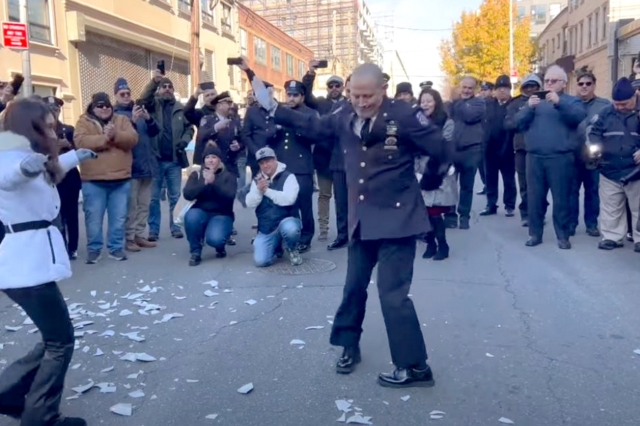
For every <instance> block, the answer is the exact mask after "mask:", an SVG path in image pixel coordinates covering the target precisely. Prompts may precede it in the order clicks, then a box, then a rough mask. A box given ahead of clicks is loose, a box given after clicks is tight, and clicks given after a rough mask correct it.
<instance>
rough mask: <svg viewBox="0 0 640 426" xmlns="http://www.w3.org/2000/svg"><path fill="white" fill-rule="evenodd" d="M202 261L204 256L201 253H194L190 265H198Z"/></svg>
mask: <svg viewBox="0 0 640 426" xmlns="http://www.w3.org/2000/svg"><path fill="white" fill-rule="evenodd" d="M200 263H202V257H200V255H199V254H192V255H191V259H189V266H198V265H199V264H200Z"/></svg>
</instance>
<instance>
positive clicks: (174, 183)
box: [140, 61, 194, 242]
mask: <svg viewBox="0 0 640 426" xmlns="http://www.w3.org/2000/svg"><path fill="white" fill-rule="evenodd" d="M158 65H159V66H158V69H156V70H155V71H154V72H153V78H152V79H151V81H150V82H149V84H147V86H146V87H145V88H144V90H143V91H142V95H141V96H140V99H141V100H142V101H143V102H144V106H145V108H146V110H147V111H148V112H149V113H150V114H151V116H152V117H153V119H154V120H155V121H156V123H157V124H158V127H159V128H160V133H159V134H158V135H157V136H156V137H154V138H153V139H152V147H153V151H154V153H155V155H156V158H157V160H158V174H157V175H156V177H154V180H153V187H152V190H151V206H150V209H149V237H148V240H149V241H151V242H156V241H157V240H158V237H159V235H160V224H161V213H160V192H161V190H162V187H163V184H164V183H165V182H166V187H167V192H168V194H167V195H168V198H169V228H170V230H171V236H172V237H173V238H183V237H184V235H183V233H182V231H181V230H180V227H179V226H178V225H176V224H175V223H174V221H173V210H174V208H175V206H176V204H177V203H178V200H179V199H180V191H181V189H182V169H183V168H186V167H188V166H189V161H188V159H187V155H186V152H185V149H186V148H187V145H189V143H190V142H191V140H192V139H193V133H194V129H193V126H192V125H191V123H189V121H187V119H186V118H185V116H184V107H183V106H182V104H181V103H180V102H179V101H178V100H176V98H175V94H174V87H173V82H172V81H171V80H170V79H169V78H167V77H166V76H165V75H164V70H163V69H161V68H164V63H163V61H160V62H159V64H158Z"/></svg>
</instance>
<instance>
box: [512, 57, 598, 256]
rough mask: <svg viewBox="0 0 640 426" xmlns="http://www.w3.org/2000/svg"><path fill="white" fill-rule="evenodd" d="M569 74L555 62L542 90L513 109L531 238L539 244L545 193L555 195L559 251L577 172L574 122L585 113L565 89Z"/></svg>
mask: <svg viewBox="0 0 640 426" xmlns="http://www.w3.org/2000/svg"><path fill="white" fill-rule="evenodd" d="M566 86H567V73H566V71H565V70H564V69H562V68H561V67H559V66H557V65H553V66H551V67H549V69H548V70H547V72H546V74H545V76H544V91H543V92H536V93H534V94H533V95H532V96H531V97H530V98H529V100H528V101H527V106H525V107H524V108H522V109H521V110H520V111H518V113H517V114H516V123H517V125H518V129H519V130H521V131H522V132H524V139H525V146H526V149H527V187H528V188H529V193H528V210H529V237H530V238H529V240H528V241H527V243H526V245H527V247H535V246H537V245H540V244H542V234H543V231H544V216H545V212H546V208H547V204H546V202H547V201H546V200H547V193H548V192H549V191H551V196H552V198H553V227H554V228H555V231H556V237H557V239H558V247H559V248H560V249H562V250H568V249H570V248H571V243H570V242H569V238H570V237H571V234H570V229H569V226H570V217H571V216H570V214H571V212H570V201H569V200H570V197H571V188H572V185H573V181H574V174H575V153H576V150H577V149H578V148H579V146H580V142H579V141H578V126H580V124H581V123H582V122H583V121H584V119H585V118H586V117H587V112H586V110H585V107H584V105H583V103H582V101H580V99H578V98H576V97H575V96H571V95H568V94H566V93H565V92H564V89H565V88H566Z"/></svg>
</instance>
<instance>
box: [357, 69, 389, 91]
mask: <svg viewBox="0 0 640 426" xmlns="http://www.w3.org/2000/svg"><path fill="white" fill-rule="evenodd" d="M355 79H359V80H364V79H368V80H373V81H375V82H376V84H378V85H379V86H380V87H382V86H384V85H385V81H384V80H385V79H384V73H383V72H382V70H381V69H380V67H379V66H377V65H376V64H362V65H360V66H359V67H358V68H356V69H355V71H353V74H351V80H355Z"/></svg>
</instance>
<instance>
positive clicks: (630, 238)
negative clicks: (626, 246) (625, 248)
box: [627, 232, 633, 243]
mask: <svg viewBox="0 0 640 426" xmlns="http://www.w3.org/2000/svg"><path fill="white" fill-rule="evenodd" d="M627 241H629V242H630V243H632V242H633V234H632V233H631V232H629V233H628V234H627Z"/></svg>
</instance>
